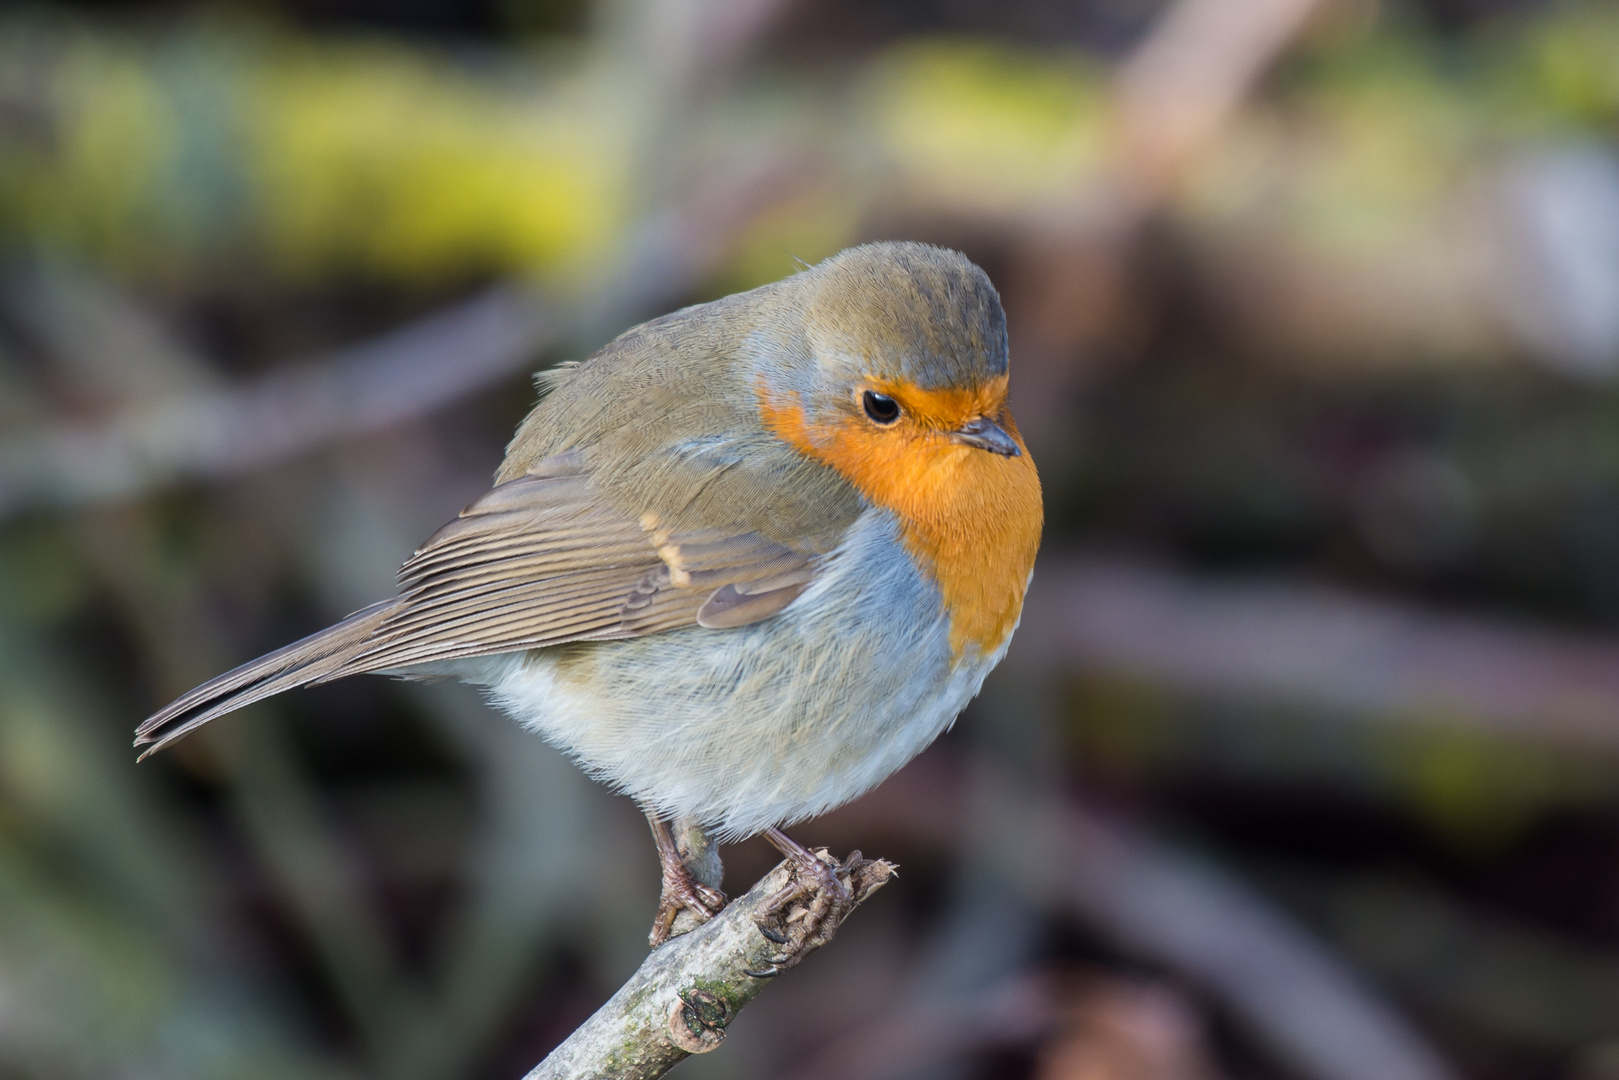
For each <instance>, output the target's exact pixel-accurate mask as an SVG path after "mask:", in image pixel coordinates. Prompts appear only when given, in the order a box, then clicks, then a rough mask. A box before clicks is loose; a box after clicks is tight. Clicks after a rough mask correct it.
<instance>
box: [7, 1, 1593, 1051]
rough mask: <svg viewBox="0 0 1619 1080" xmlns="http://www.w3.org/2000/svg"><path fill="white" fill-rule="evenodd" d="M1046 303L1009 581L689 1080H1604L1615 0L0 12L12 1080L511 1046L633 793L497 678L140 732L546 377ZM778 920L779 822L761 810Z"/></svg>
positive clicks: (357, 554)
mask: <svg viewBox="0 0 1619 1080" xmlns="http://www.w3.org/2000/svg"><path fill="white" fill-rule="evenodd" d="M876 238H915V239H924V240H929V241H934V242H938V243H944V244H948V245H952V246H955V247H959V248H960V249H962V250H964V251H966V252H967V253H968V254H969V255H971V256H972V257H973V258H974V259H976V260H977V261H979V262H980V263H981V264H982V265H983V266H984V267H985V268H986V269H987V270H988V271H989V272H990V274H991V276H992V277H993V278H994V280H995V281H996V282H997V284H998V285H999V287H1000V289H1001V290H1002V293H1003V296H1004V299H1005V303H1006V308H1007V311H1008V314H1009V318H1010V321H1011V336H1012V348H1013V364H1014V367H1013V370H1014V373H1015V378H1014V380H1013V387H1014V398H1015V404H1016V409H1017V413H1018V416H1019V418H1020V421H1021V423H1022V425H1023V428H1024V431H1025V433H1026V435H1027V437H1028V442H1029V444H1030V446H1031V447H1032V448H1033V453H1034V456H1035V458H1036V460H1037V461H1038V462H1039V464H1040V468H1041V472H1042V476H1043V478H1044V481H1045V485H1046V495H1047V517H1048V530H1047V535H1046V541H1045V545H1044V548H1043V550H1042V553H1041V559H1040V565H1039V568H1038V570H1037V572H1036V576H1035V585H1034V592H1033V599H1032V600H1031V604H1030V608H1029V611H1028V613H1027V615H1026V618H1025V620H1024V624H1023V628H1022V630H1021V632H1020V635H1019V637H1018V639H1017V643H1016V645H1015V646H1014V648H1013V651H1012V655H1011V657H1010V658H1009V659H1008V661H1007V663H1006V665H1005V667H1004V668H1003V670H1002V672H1000V673H998V674H997V675H996V676H995V677H994V678H993V679H992V680H991V683H990V685H989V686H988V687H987V688H986V691H985V694H984V696H983V697H982V698H981V699H980V700H979V702H977V703H976V704H975V705H974V707H973V708H972V709H971V710H970V711H969V713H968V714H967V716H966V718H965V719H964V720H963V721H962V722H961V723H960V724H959V725H958V726H957V728H956V729H955V730H954V731H953V732H952V733H950V734H949V735H948V736H947V737H945V738H944V739H942V740H941V742H940V744H939V745H938V746H936V747H935V748H934V749H933V750H931V751H929V752H928V753H927V754H926V755H924V756H923V757H922V758H921V759H919V760H918V762H917V763H915V764H914V765H913V766H911V767H910V768H908V769H907V770H905V771H904V772H903V773H901V774H900V775H899V776H897V777H896V778H894V779H893V780H892V781H890V782H889V783H888V784H887V785H885V786H884V787H883V788H881V789H880V790H879V791H877V792H876V793H875V794H873V795H871V796H869V797H868V798H866V799H864V800H862V801H861V802H860V803H857V804H855V805H854V806H852V807H849V808H847V809H845V810H843V811H840V812H838V813H836V814H834V815H832V816H830V817H828V818H827V819H825V820H823V821H819V822H814V823H810V824H807V825H805V826H802V827H801V828H800V829H799V830H798V833H799V835H800V836H801V838H803V839H804V840H806V841H808V842H812V843H826V844H830V845H832V846H833V847H835V848H837V849H839V850H846V849H848V848H851V847H854V846H859V847H861V848H862V849H864V850H865V851H866V852H867V853H869V854H882V855H885V856H888V857H890V858H892V859H894V860H896V861H897V862H899V863H900V864H901V867H902V873H901V876H900V877H899V879H898V880H897V882H895V883H894V884H893V885H892V886H890V887H889V888H888V889H886V890H885V891H884V892H883V893H881V894H880V895H879V896H878V897H876V898H875V899H874V900H873V901H872V903H871V904H870V905H868V907H867V908H865V909H863V910H862V911H861V912H860V913H859V914H858V915H857V916H856V917H855V918H854V919H852V920H851V922H850V923H849V925H848V926H847V927H846V928H845V929H844V931H843V932H842V934H841V935H840V936H839V939H838V941H837V942H836V943H835V944H834V945H833V946H832V947H830V948H828V949H827V950H825V951H824V952H822V953H820V954H818V955H816V956H815V957H814V958H813V959H812V960H810V961H809V962H808V963H806V964H805V965H804V966H803V967H802V968H801V969H799V970H796V971H794V972H793V973H792V974H791V975H790V976H789V977H787V978H784V979H783V980H782V981H781V982H780V984H778V985H776V986H774V987H772V988H771V989H770V991H769V992H768V993H767V994H766V995H765V996H764V997H763V998H761V999H760V1000H759V1001H758V1002H757V1003H756V1004H755V1005H753V1006H751V1007H750V1008H749V1009H748V1010H747V1011H746V1012H745V1013H743V1014H742V1016H741V1018H740V1019H739V1020H738V1021H737V1022H736V1023H735V1025H734V1026H733V1027H732V1029H731V1032H730V1038H729V1039H728V1040H727V1042H726V1044H725V1046H724V1047H723V1048H721V1049H720V1050H719V1051H718V1052H716V1053H713V1054H710V1055H707V1056H705V1057H702V1058H699V1059H694V1060H692V1061H690V1062H688V1063H686V1064H685V1065H683V1066H681V1069H682V1072H683V1074H684V1075H686V1076H688V1077H692V1078H694V1080H695V1078H699V1077H710V1078H716V1080H719V1078H728V1077H738V1078H741V1077H749V1078H767V1077H806V1078H807V1077H850V1078H873V1080H874V1078H879V1077H882V1078H890V1077H892V1078H900V1077H907V1078H909V1077H923V1076H926V1077H944V1078H952V1077H955V1078H962V1080H968V1078H980V1077H983V1078H988V1077H1037V1078H1040V1080H1447V1078H1457V1080H1459V1078H1476V1080H1542V1078H1544V1080H1553V1078H1559V1080H1562V1078H1566V1080H1615V1078H1619V7H1616V6H1614V5H1611V4H1602V3H1595V2H1590V3H1580V2H1570V3H1560V2H1552V0H1385V2H1382V3H1379V2H1376V0H1172V2H1169V3H1165V2H1164V0H1015V2H1004V0H1003V2H995V0H597V2H594V3H592V2H589V0H477V2H471V3H457V2H454V0H410V2H408V3H392V4H389V3H383V2H381V0H282V2H280V3H276V2H272V0H261V2H259V3H240V4H224V3H212V2H194V3H189V4H180V3H159V2H152V3H105V2H104V3H89V2H85V3H78V4H61V5H55V6H52V5H16V4H12V5H6V6H3V7H0V1078H5V1080H11V1078H18V1080H55V1078H64V1080H73V1078H79V1077H85V1078H89V1077H96V1078H105V1077H127V1078H131V1080H134V1078H143V1080H144V1078H162V1080H193V1078H195V1080H202V1078H214V1077H232V1078H236V1077H240V1078H263V1080H292V1078H305V1077H308V1078H323V1080H325V1078H330V1080H349V1078H354V1080H358V1078H373V1077H374V1078H378V1080H436V1078H450V1077H456V1078H469V1080H481V1078H490V1080H499V1078H515V1077H517V1076H520V1075H522V1073H523V1072H524V1071H525V1070H526V1069H527V1068H528V1067H529V1066H530V1065H532V1064H533V1063H535V1062H536V1061H538V1060H539V1059H540V1058H541V1057H542V1056H543V1055H544V1053H545V1052H546V1051H547V1050H548V1049H549V1048H550V1047H551V1046H553V1045H554V1044H555V1043H556V1042H557V1041H558V1040H560V1039H561V1038H562V1037H563V1036H564V1035H565V1034H566V1033H567V1032H568V1031H569V1030H571V1029H572V1028H573V1027H574V1026H575V1025H576V1024H577V1023H578V1022H580V1021H581V1020H582V1019H583V1018H584V1017H585V1016H587V1015H588V1014H589V1012H590V1011H591V1010H592V1009H594V1008H595V1006H596V1005H597V1004H599V1003H600V1002H601V1001H602V1000H604V999H605V997H606V996H607V995H608V994H609V993H610V992H611V990H612V989H613V988H614V987H616V986H617V985H618V984H619V983H620V982H621V981H622V980H623V979H624V978H625V977H626V976H627V975H628V974H629V973H630V972H631V971H632V970H633V969H634V968H635V966H636V964H637V963H638V962H639V961H640V959H641V958H642V956H643V955H644V944H643V942H644V934H645V931H646V927H647V924H648V921H649V918H650V915H651V912H652V908H653V903H654V898H655V894H656V887H657V880H656V873H655V865H654V860H653V856H652V847H651V843H650V839H649V837H648V836H647V835H646V829H645V826H644V824H643V823H642V822H641V820H640V818H639V817H638V815H637V813H636V811H635V809H634V807H632V806H631V805H629V804H628V803H627V802H626V801H625V800H623V799H616V798H614V797H612V796H610V795H609V794H607V793H606V792H604V791H603V790H602V789H600V788H598V787H595V786H593V785H592V784H590V783H589V782H588V781H586V780H584V779H583V778H582V777H581V776H580V775H579V774H578V773H577V772H576V771H575V770H574V769H572V768H571V767H570V766H569V765H568V764H566V763H565V762H564V761H563V760H562V759H561V758H560V757H559V755H557V754H556V753H554V752H553V751H551V750H549V749H548V748H546V747H545V746H543V745H542V744H540V743H539V742H538V740H536V739H533V738H531V737H527V736H524V735H522V734H521V733H519V732H518V731H517V730H515V728H514V727H513V726H512V725H510V724H509V723H508V722H506V721H505V720H503V719H502V718H500V717H498V716H495V715H493V714H492V713H490V712H489V711H488V710H486V709H485V708H484V707H483V706H482V705H481V704H480V703H479V701H478V700H477V698H476V696H475V695H473V694H471V693H470V692H467V691H465V690H464V689H463V688H460V687H457V686H453V685H429V686H421V685H411V684H403V683H396V682H389V681H386V680H382V679H376V678H367V679H357V680H353V681H351V682H348V683H343V684H338V685H335V686H331V687H327V688H323V689H320V690H315V691H302V692H296V693H293V694H289V695H287V696H285V697H283V698H279V699H276V700H274V701H272V702H268V703H265V704H263V705H259V706H255V707H253V708H251V709H249V710H247V711H246V712H244V713H242V714H240V715H236V716H233V717H231V718H229V719H228V720H226V721H224V722H221V723H218V724H216V725H214V726H213V727H211V728H209V729H207V730H205V731H203V732H201V733H199V734H198V735H196V736H194V737H193V738H191V739H189V740H187V741H186V742H184V743H183V744H181V745H179V746H177V747H176V748H175V749H174V750H172V751H170V752H167V753H165V754H163V755H161V756H160V757H159V758H157V759H156V760H153V761H150V762H148V763H145V764H143V765H140V766H139V767H137V766H136V765H135V763H134V756H133V753H132V752H131V750H130V749H129V739H130V734H131V729H132V728H133V726H134V725H135V723H136V722H137V721H138V720H139V719H141V718H142V717H143V716H145V715H146V714H147V713H148V712H150V711H151V710H152V709H153V708H155V707H156V706H158V705H160V704H161V703H163V702H164V701H166V700H168V699H169V698H170V697H172V696H173V695H175V694H176V693H178V692H180V691H182V690H184V689H186V688H188V687H189V686H191V685H192V684H194V683H195V682H198V681H200V680H201V679H203V678H205V677H207V676H210V675H212V674H215V673H216V672H218V671H220V670H223V669H224V668H227V667H229V666H231V665H233V664H235V663H238V662H241V661H243V660H246V659H248V658H250V657H252V656H254V655H257V654H258V653H259V652H262V651H265V650H267V649H270V648H272V647H275V646H278V645H280V644H283V643H285V642H286V641H289V640H291V639H293V638H295V637H298V636H301V635H302V634H304V633H308V632H310V631H312V630H314V629H317V628H319V627H321V626H324V625H326V624H327V623H328V622H330V621H332V620H334V619H335V618H336V617H339V616H341V615H343V614H344V613H346V612H348V611H350V610H352V609H354V608H356V607H358V606H360V605H361V604H363V603H366V602H369V601H371V600H373V599H376V598H378V597H380V596H384V595H387V594H388V593H389V591H390V590H391V588H392V574H393V570H394V568H395V567H397V565H398V564H399V562H400V561H401V560H402V559H403V557H404V556H406V555H407V554H408V553H409V552H410V550H411V548H412V547H413V546H414V544H415V543H416V542H417V541H418V540H420V539H421V538H422V537H424V536H425V535H427V534H428V533H429V532H430V531H431V530H432V529H434V528H435V527H437V525H439V524H440V523H441V522H442V521H443V520H445V519H447V518H448V517H450V516H452V515H453V514H454V513H455V512H456V511H457V510H458V509H459V508H460V507H461V506H462V505H464V504H465V503H466V502H467V501H469V500H470V499H471V498H473V497H474V496H476V495H477V494H478V493H479V492H480V491H482V490H483V489H484V487H485V486H486V484H487V482H488V478H489V477H490V475H491V473H492V471H493V469H494V467H495V465H496V463H497V462H498V460H499V458H500V455H501V448H502V445H503V443H504V441H505V439H506V438H507V436H508V435H509V433H510V431H511V430H512V428H513V426H514V425H515V423H516V421H517V420H518V419H519V418H520V417H521V416H522V415H523V413H524V411H525V410H526V409H527V408H528V407H529V405H530V404H531V403H532V400H533V397H534V390H533V388H532V385H531V382H530V378H529V375H530V373H531V372H532V371H534V370H536V369H540V368H543V367H545V366H547V365H549V364H551V363H554V362H557V361H560V360H564V359H568V358H578V357H581V356H584V355H586V354H588V353H589V352H590V351H592V350H593V349H594V348H596V347H597V346H598V345H600V344H601V343H602V342H603V341H605V340H606V339H607V338H609V337H611V336H612V335H613V334H615V333H617V332H618V331H619V330H620V329H622V328H624V327H625V326H628V325H630V324H632V323H634V322H636V321H638V320H640V319H643V318H646V317H649V316H651V315H654V314H657V313H659V312H661V311H664V310H668V309H670V308H672V307H674V306H677V305H680V304H684V303H690V302H696V301H701V300H705V299H709V298H712V297H715V296H718V295H722V294H724V293H726V292H729V291H733V290H736V289H742V288H747V287H750V286H752V285H756V284H759V283H762V282H765V281H769V280H773V279H775V278H778V277H781V276H783V275H786V274H789V273H791V272H793V270H794V265H795V264H794V260H795V259H803V260H809V261H814V260H817V259H819V258H822V257H824V256H826V255H828V254H830V253H832V252H834V251H837V250H838V249H840V248H842V247H844V246H846V245H848V244H851V243H854V242H857V241H860V240H865V239H876ZM726 859H727V864H728V868H729V877H728V887H729V888H730V889H731V890H732V891H733V892H736V891H740V890H741V889H743V888H745V886H746V885H747V884H748V883H749V882H751V881H752V880H753V879H754V877H755V876H756V875H757V874H759V873H760V872H762V870H763V869H764V868H765V867H766V866H767V865H768V864H769V862H770V861H771V856H770V854H769V852H768V850H766V849H765V848H763V847H762V845H759V844H757V843H754V844H745V845H740V846H738V847H736V848H732V849H728V850H727V852H726Z"/></svg>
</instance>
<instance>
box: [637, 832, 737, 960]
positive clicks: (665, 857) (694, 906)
mask: <svg viewBox="0 0 1619 1080" xmlns="http://www.w3.org/2000/svg"><path fill="white" fill-rule="evenodd" d="M646 819H647V823H648V824H650V825H651V826H652V839H653V840H654V841H656V842H657V845H658V865H659V867H660V868H661V870H662V871H663V891H662V895H661V896H659V897H658V914H657V916H656V917H655V918H654V919H653V920H652V932H651V933H650V934H648V935H647V943H648V944H649V945H651V946H652V947H653V948H654V949H655V948H657V947H658V946H659V945H662V944H663V943H664V942H665V941H668V940H669V936H670V934H669V932H670V930H671V929H673V927H674V925H675V918H676V916H678V915H679V914H680V913H681V912H682V911H689V912H691V913H692V914H693V915H695V916H696V917H697V921H698V923H699V924H701V923H705V922H707V921H708V920H710V919H712V918H713V917H714V916H716V915H718V914H719V913H720V911H721V909H722V908H724V907H725V894H724V893H722V892H720V891H719V890H718V889H713V888H710V887H709V886H707V885H704V884H703V883H702V882H701V881H698V880H697V878H696V876H695V875H693V874H692V872H691V868H690V867H688V866H687V865H686V860H684V859H682V858H681V857H680V849H679V848H678V847H677V846H676V845H675V838H674V834H673V833H671V832H670V831H669V825H668V823H666V822H664V821H663V820H661V819H660V818H658V817H657V816H656V815H655V814H652V813H650V812H649V813H647V816H646Z"/></svg>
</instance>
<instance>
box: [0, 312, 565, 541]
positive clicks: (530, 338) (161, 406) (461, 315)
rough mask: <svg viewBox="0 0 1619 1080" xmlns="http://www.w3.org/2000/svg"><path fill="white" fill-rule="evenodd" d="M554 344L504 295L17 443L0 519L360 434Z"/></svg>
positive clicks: (7, 449) (128, 494)
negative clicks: (305, 360)
mask: <svg viewBox="0 0 1619 1080" xmlns="http://www.w3.org/2000/svg"><path fill="white" fill-rule="evenodd" d="M556 336H557V331H556V326H555V322H554V320H552V319H551V318H549V317H548V316H547V315H546V314H545V313H544V312H543V310H542V308H541V306H540V304H539V303H538V300H537V297H535V296H534V295H532V294H531V293H530V292H529V291H528V290H526V289H523V288H521V287H517V286H511V285H503V286H498V287H496V288H493V289H490V290H488V291H487V292H484V293H482V294H480V295H478V296H476V297H474V298H472V299H470V300H466V301H463V302H461V303H459V304H456V305H454V306H452V307H450V308H448V309H446V310H443V311H438V312H435V313H433V314H432V315H429V316H427V317H426V318H423V319H421V320H418V321H417V322H415V323H412V324H410V325H409V326H406V327H404V328H402V329H399V330H395V331H393V332H391V333H389V334H386V335H384V336H383V337H381V338H379V339H377V340H375V341H372V342H367V343H365V344H363V345H359V346H355V347H353V348H349V349H344V350H340V351H338V352H337V353H335V354H333V355H332V356H330V357H329V358H327V359H325V360H323V361H320V362H317V363H313V364H308V365H304V366H300V367H297V368H281V369H277V370H275V371H272V372H271V373H269V374H268V375H265V376H264V377H262V378H259V379H256V380H253V381H251V382H249V383H246V384H244V385H240V386H230V387H221V388H217V389H194V390H191V391H188V392H185V393H181V394H177V395H175V396H172V397H169V398H165V399H163V400H161V401H158V402H154V403H152V404H150V405H148V406H145V407H140V408H135V409H132V410H130V411H129V412H126V413H125V414H123V415H121V416H119V417H117V418H115V419H114V420H113V421H111V422H110V423H106V424H94V423H77V424H75V423H62V424H57V425H55V426H53V427H51V428H48V429H47V430H46V431H45V432H44V433H43V434H42V435H38V436H20V437H19V436H13V437H12V438H10V439H8V440H7V441H6V443H4V444H0V462H3V463H4V464H3V465H0V515H3V514H6V513H8V512H15V511H16V510H18V509H21V508H22V507H23V506H25V505H28V504H44V505H59V506H60V505H69V506H71V505H76V504H81V503H86V502H92V501H99V500H106V499H127V498H132V497H135V496H138V495H140V494H142V493H144V492H146V491H148V490H151V489H153V488H156V487H159V486H161V485H164V484H168V483H172V482H174V481H176V480H181V479H201V478H212V477H220V476H230V475H235V474H239V473H243V472H247V471H249V470H251V469H255V468H260V467H262V466H265V465H269V464H273V463H275V462H278V461H282V460H285V459H286V458H289V457H292V456H293V455H295V454H298V453H300V452H302V451H305V450H308V449H311V448H313V447H316V446H320V445H322V444H325V443H328V442H331V441H334V440H336V439H339V438H352V437H354V436H357V435H364V434H367V433H369V432H372V431H376V430H378V429H381V428H384V427H387V426H389V425H392V424H396V423H399V422H400V421H402V420H405V419H408V418H410V417H413V416H419V415H421V414H423V413H425V412H429V411H431V410H433V409H436V408H438V407H440V406H442V405H445V404H447V403H449V402H451V401H455V400H458V399H460V398H462V397H465V396H466V395H468V394H470V393H473V392H475V391H477V390H480V389H482V388H483V387H485V386H488V385H490V384H491V383H494V382H497V381H499V380H500V379H503V378H506V377H508V376H510V375H512V374H513V373H514V372H516V371H518V370H520V369H521V368H522V367H523V366H524V365H526V364H528V363H529V362H530V361H531V360H532V359H533V357H534V356H535V354H536V353H538V352H540V351H541V350H543V349H544V348H545V347H546V346H547V345H549V344H550V343H551V342H552V341H554V340H555V339H556ZM109 344H110V343H109Z"/></svg>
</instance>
